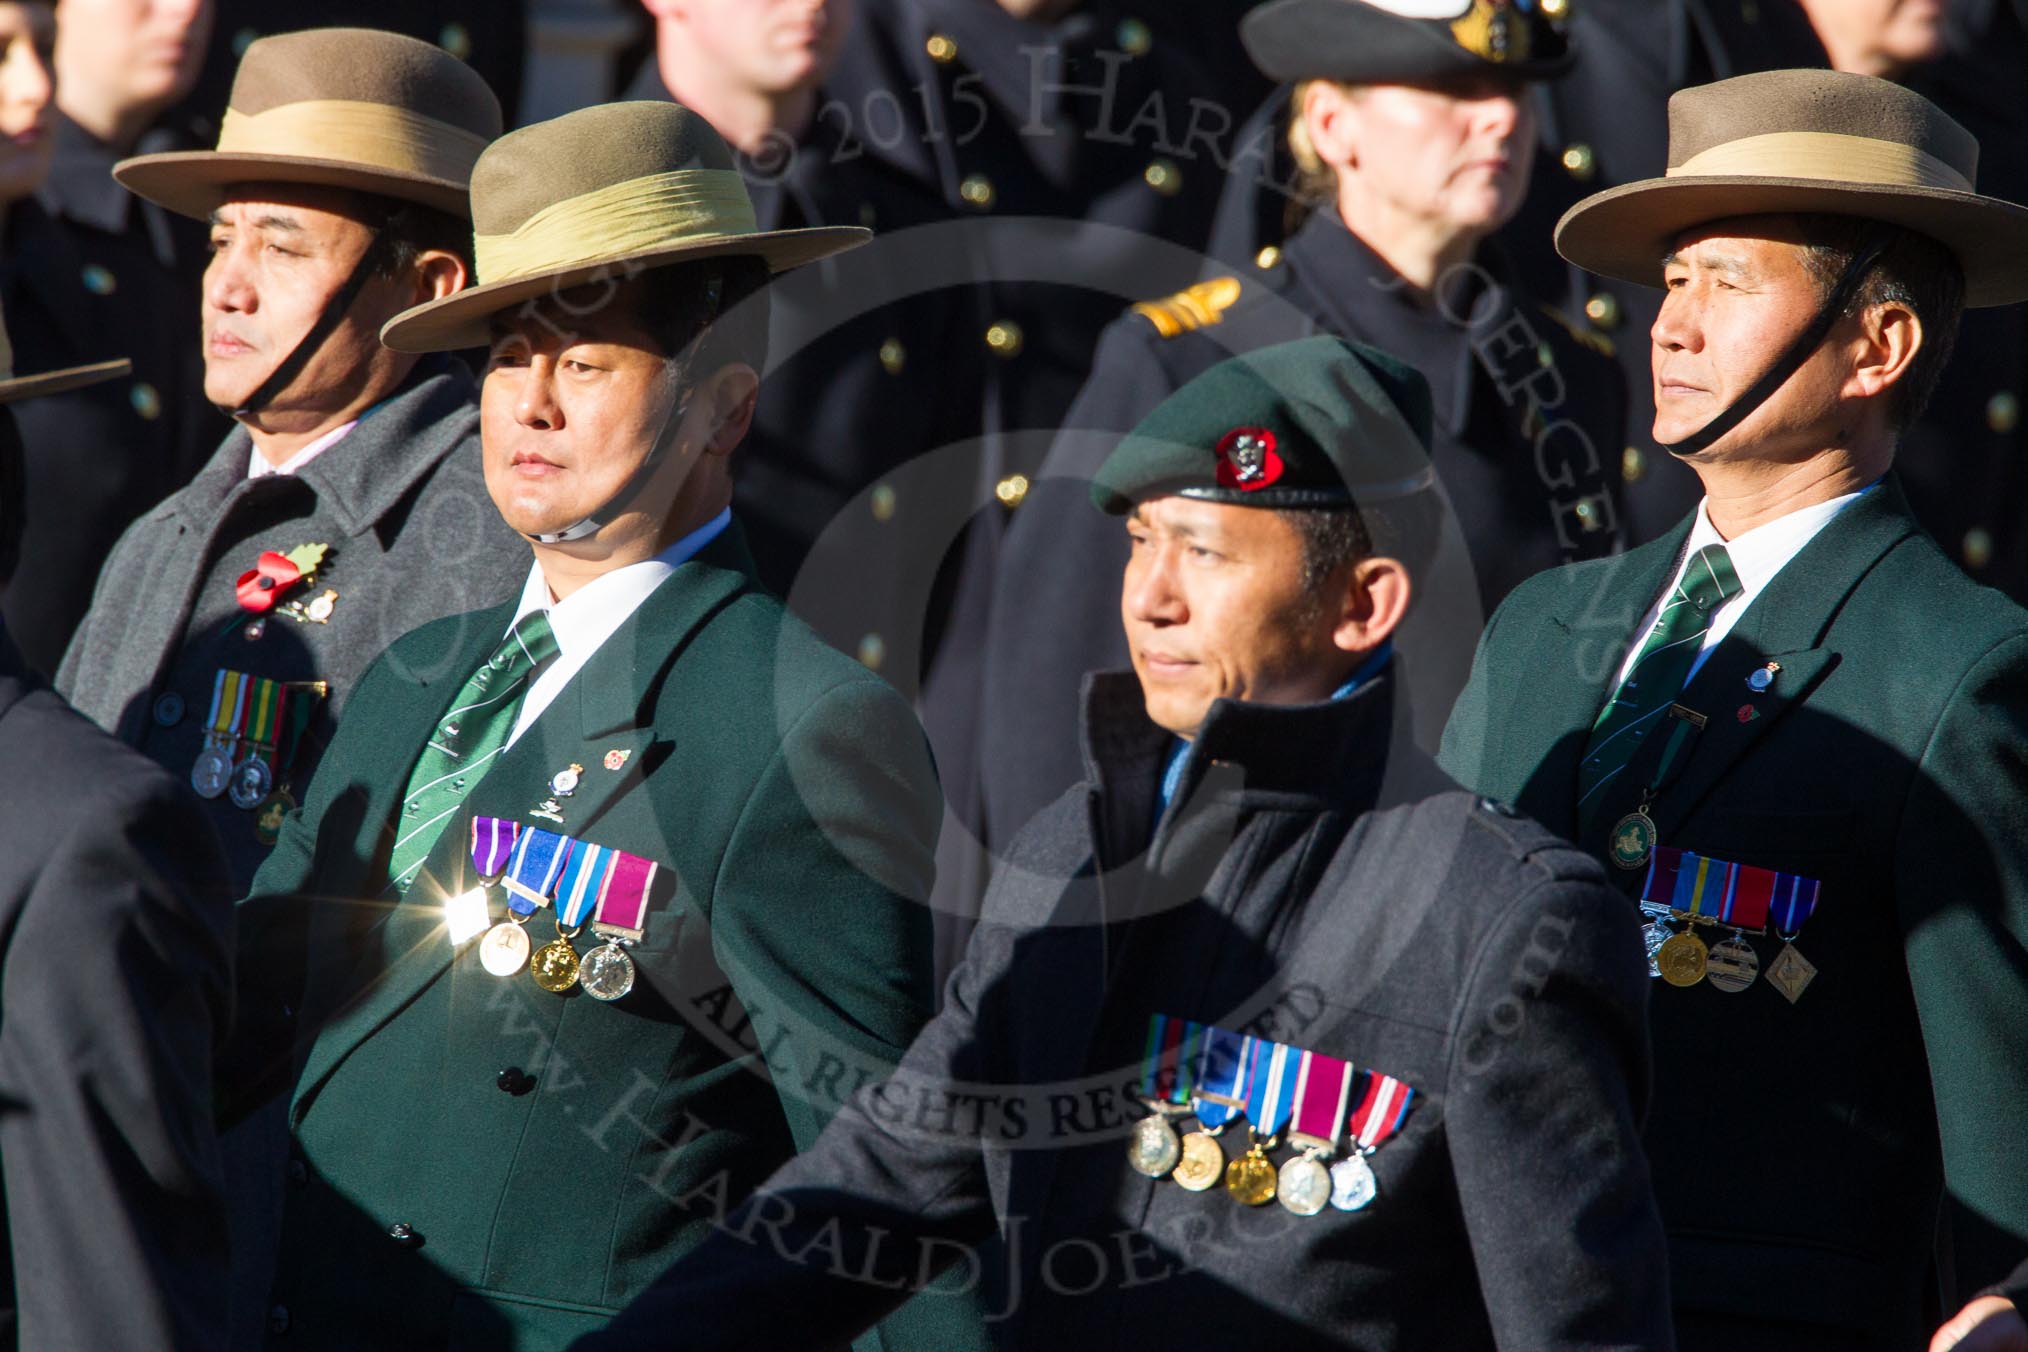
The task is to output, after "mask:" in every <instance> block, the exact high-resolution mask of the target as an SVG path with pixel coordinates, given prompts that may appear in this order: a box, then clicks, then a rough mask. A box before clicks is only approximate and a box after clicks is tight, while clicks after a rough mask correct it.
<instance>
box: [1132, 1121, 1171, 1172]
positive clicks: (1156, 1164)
mask: <svg viewBox="0 0 2028 1352" xmlns="http://www.w3.org/2000/svg"><path fill="white" fill-rule="evenodd" d="M1182 1158H1183V1143H1182V1142H1181V1141H1179V1140H1178V1139H1177V1138H1176V1128H1174V1127H1172V1126H1170V1125H1169V1123H1168V1120H1167V1119H1166V1118H1164V1117H1163V1116H1162V1114H1161V1113H1160V1112H1158V1111H1150V1112H1149V1114H1148V1115H1147V1116H1146V1117H1144V1118H1142V1119H1141V1120H1140V1121H1138V1122H1136V1123H1135V1124H1134V1134H1133V1135H1132V1136H1130V1137H1128V1138H1127V1167H1129V1168H1131V1169H1132V1170H1133V1171H1134V1172H1135V1173H1137V1174H1140V1175H1142V1176H1144V1177H1146V1178H1163V1177H1166V1176H1167V1175H1168V1173H1169V1171H1170V1170H1171V1169H1174V1168H1175V1167H1176V1161H1177V1160H1180V1159H1182Z"/></svg>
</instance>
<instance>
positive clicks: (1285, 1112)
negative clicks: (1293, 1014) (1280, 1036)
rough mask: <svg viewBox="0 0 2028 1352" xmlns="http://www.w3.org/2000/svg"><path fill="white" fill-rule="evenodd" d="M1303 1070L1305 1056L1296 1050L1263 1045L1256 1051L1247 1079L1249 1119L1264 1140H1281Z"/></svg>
mask: <svg viewBox="0 0 2028 1352" xmlns="http://www.w3.org/2000/svg"><path fill="white" fill-rule="evenodd" d="M1301 1068H1302V1053H1301V1052H1299V1051H1297V1050H1296V1049H1295V1048H1293V1047H1287V1046H1284V1045H1282V1044H1281V1043H1279V1042H1267V1041H1261V1042H1260V1043H1259V1045H1257V1046H1256V1047H1255V1048H1254V1052H1253V1065H1252V1067H1251V1069H1250V1073H1249V1074H1248V1075H1247V1079H1246V1119H1247V1121H1248V1122H1249V1123H1250V1124H1251V1125H1252V1127H1253V1129H1254V1130H1255V1131H1256V1132H1258V1133H1259V1134H1260V1135H1261V1136H1263V1137H1267V1136H1278V1135H1280V1134H1281V1130H1282V1128H1283V1127H1285V1126H1287V1125H1288V1122H1289V1114H1290V1112H1291V1111H1293V1110H1294V1108H1295V1104H1296V1072H1297V1071H1298V1070H1300V1069H1301Z"/></svg>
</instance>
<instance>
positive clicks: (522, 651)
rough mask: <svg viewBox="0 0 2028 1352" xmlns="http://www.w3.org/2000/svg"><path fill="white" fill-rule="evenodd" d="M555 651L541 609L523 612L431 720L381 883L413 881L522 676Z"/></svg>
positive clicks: (523, 686) (486, 760) (500, 728)
mask: <svg viewBox="0 0 2028 1352" xmlns="http://www.w3.org/2000/svg"><path fill="white" fill-rule="evenodd" d="M556 651H557V649H556V635H555V634H554V633H553V632H551V630H550V628H549V616H548V615H547V614H545V613H544V612H542V611H540V610H537V611H534V612H532V613H530V614H528V615H524V616H523V617H522V618H521V621H520V623H518V624H516V625H515V626H514V628H513V629H512V630H511V631H509V633H508V635H507V637H506V639H505V640H504V641H503V642H502V643H501V644H500V646H499V647H498V648H497V649H495V650H494V652H493V655H492V656H491V657H489V658H487V659H486V660H485V661H484V662H482V663H481V664H480V665H479V669H478V670H477V671H475V672H473V673H472V674H471V676H470V677H469V678H467V679H466V681H465V684H464V686H463V687H462V688H461V689H459V691H458V697H457V698H456V699H454V700H452V701H451V707H450V711H449V712H448V713H446V714H445V715H444V716H443V717H442V718H440V719H438V720H437V723H436V726H435V727H434V728H433V729H431V732H430V740H429V744H428V745H427V746H425V747H423V750H422V755H420V756H418V757H417V758H416V763H415V769H414V770H413V771H411V772H410V774H409V777H408V789H407V791H406V792H404V793H403V794H402V796H401V816H400V819H399V820H400V822H401V825H400V827H399V829H398V831H397V833H396V835H395V841H394V851H393V853H392V854H390V855H389V856H388V860H387V875H388V882H387V886H388V890H389V891H391V892H402V893H405V892H407V891H408V888H409V884H410V883H412V882H414V881H415V876H416V873H417V872H418V871H419V870H420V869H421V868H422V866H423V861H424V860H425V859H427V858H429V854H430V849H431V848H432V847H433V846H434V845H435V844H436V843H437V837H438V836H440V835H442V834H443V833H444V828H445V827H446V826H448V825H450V822H451V818H453V817H455V816H456V815H457V813H458V809H459V808H461V807H463V806H464V805H465V798H466V796H467V795H468V794H469V793H470V792H471V791H472V790H473V789H474V788H476V787H477V786H478V783H479V781H480V780H481V779H483V778H484V777H485V774H486V771H487V770H488V769H490V768H491V767H492V764H493V760H494V758H495V757H496V756H498V755H499V754H500V753H501V752H502V751H503V750H505V749H506V747H507V734H508V733H510V732H512V731H513V730H514V719H515V716H516V715H518V714H519V713H520V712H521V700H522V697H523V696H524V695H526V694H527V693H528V686H529V683H530V682H531V681H533V680H534V679H535V673H536V672H537V671H538V670H540V669H541V667H542V665H543V664H544V663H545V662H548V661H550V660H551V659H552V658H554V657H555V656H556Z"/></svg>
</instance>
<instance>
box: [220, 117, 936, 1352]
mask: <svg viewBox="0 0 2028 1352" xmlns="http://www.w3.org/2000/svg"><path fill="white" fill-rule="evenodd" d="M472 209H473V220H474V226H475V229H476V234H475V237H474V253H475V255H476V260H477V265H478V284H477V285H475V286H473V287H471V288H470V289H468V290H465V291H462V292H460V293H458V294H455V295H447V296H445V297H443V298H442V299H439V300H437V301H435V302H433V303H430V304H427V305H423V306H420V307H418V308H416V309H415V310H412V311H410V312H409V313H407V314H404V315H402V316H400V317H399V318H397V319H395V320H394V321H393V322H392V323H390V324H389V325H388V326H387V328H386V330H385V331H384V333H383V338H384V339H385V341H386V342H387V344H388V345H389V346H390V347H391V348H393V349H395V350H397V351H405V352H429V351H445V350H455V349H461V348H466V347H470V346H472V345H474V344H488V343H490V345H491V355H490V359H489V361H488V365H487V369H486V375H485V380H484V386H483V390H482V393H481V432H482V438H483V450H484V467H485V480H486V486H487V489H488V491H489V493H490V495H491V498H492V501H493V504H494V505H495V507H496V508H497V510H498V514H499V516H500V517H501V518H504V520H505V521H506V523H507V524H508V525H509V526H510V527H512V528H513V529H514V530H515V531H516V532H518V533H519V534H520V535H521V536H523V537H524V539H525V540H526V542H527V543H528V544H529V545H531V546H532V548H533V551H534V562H533V566H529V565H528V564H526V563H524V565H523V567H524V569H525V579H526V580H525V584H524V586H523V588H522V590H521V592H520V594H519V595H518V596H516V597H512V598H510V599H508V600H507V601H506V602H505V603H504V604H502V605H500V606H497V607H495V608H493V609H491V610H485V611H480V612H478V613H476V614H472V615H463V616H458V617H454V618H451V619H447V620H443V621H439V622H437V623H435V624H431V625H426V626H424V627H423V628H421V629H419V630H417V631H416V632H414V633H412V634H410V635H408V636H406V637H404V638H403V639H401V640H400V641H399V642H397V643H396V644H395V645H394V646H393V647H392V648H391V649H390V650H389V651H388V653H387V654H386V656H385V657H384V658H382V660H381V661H380V662H378V663H377V664H375V666H374V667H373V668H372V669H371V670H370V671H368V673H367V674H366V676H365V677H364V678H363V679H362V680H361V682H360V686H359V691H358V696H357V699H356V700H355V703H354V707H353V712H352V713H351V714H350V715H348V717H347V719H346V721H345V723H344V725H343V726H342V727H341V728H340V730H339V734H338V737H337V740H336V741H335V742H334V743H333V744H332V747H331V749H330V752H329V754H328V755H327V756H326V757H325V760H324V763H323V765H322V766H321V768H320V769H319V770H318V774H317V779H316V782H315V784H314V785H313V787H312V791H311V794H310V797H309V798H308V800H307V801H306V802H305V803H304V805H303V809H302V811H301V812H300V813H298V814H296V815H294V816H292V817H291V818H290V819H289V821H288V824H287V825H286V826H285V827H284V828H283V834H282V839H281V842H280V844H279V845H278V846H277V847H276V850H275V853H274V856H273V857H272V858H271V859H270V860H269V862H268V864H267V866H266V867H264V868H263V869H262V870H261V873H260V876H259V878H258V879H257V880H256V882H255V887H254V896H253V897H252V898H250V899H249V901H248V902H247V903H246V906H245V908H243V909H244V913H245V915H246V917H247V923H246V926H245V932H246V936H247V937H246V941H245V942H243V943H242V945H241V947H240V970H241V974H242V977H243V978H244V979H243V981H242V982H241V985H240V988H239V989H240V997H241V1001H242V1006H241V1010H242V1012H241V1020H242V1024H243V1026H247V1027H248V1028H249V1032H250V1034H254V1035H258V1034H262V1033H265V1034H268V1035H269V1043H270V1045H269V1046H268V1047H267V1048H265V1049H264V1048H262V1047H260V1046H258V1045H255V1043H254V1041H253V1040H252V1039H250V1040H249V1042H248V1043H247V1044H244V1045H243V1046H242V1048H241V1051H242V1053H243V1054H244V1055H243V1057H242V1058H241V1059H239V1060H237V1061H236V1063H235V1065H234V1066H233V1067H232V1068H231V1069H230V1070H229V1072H228V1075H227V1080H228V1083H229V1084H230V1083H232V1082H233V1080H234V1077H235V1076H236V1075H240V1074H243V1073H250V1074H252V1075H253V1076H254V1077H256V1078H255V1081H254V1083H255V1086H256V1087H257V1086H258V1085H259V1083H260V1080H259V1077H260V1076H261V1074H262V1072H267V1073H268V1078H269V1082H272V1080H273V1078H274V1077H275V1076H277V1075H279V1076H280V1078H281V1079H282V1080H283V1082H284V1083H285V1084H287V1085H290V1086H292V1087H293V1094H292V1097H291V1105H290V1123H291V1126H292V1128H293V1132H294V1144H295V1158H294V1161H293V1163H292V1166H291V1167H292V1169H293V1170H295V1174H294V1176H295V1178H296V1180H297V1186H296V1187H295V1188H293V1189H292V1190H291V1191H290V1192H289V1195H288V1208H287V1212H286V1215H285V1218H284V1224H283V1237H282V1243H281V1251H280V1256H279V1271H278V1275H277V1278H276V1282H275V1289H274V1294H273V1296H272V1299H271V1306H272V1311H273V1319H272V1326H273V1327H275V1328H276V1329H277V1330H281V1329H286V1331H287V1339H288V1344H287V1345H288V1346H291V1347H296V1346H309V1347H318V1348H332V1349H340V1348H343V1349H357V1348H361V1347H379V1348H387V1349H403V1348H415V1349H423V1348H431V1349H436V1348H442V1347H445V1346H452V1347H461V1346H472V1347H494V1346H508V1345H511V1346H513V1347H516V1348H520V1349H542V1348H557V1347H561V1346H562V1345H563V1344H564V1343H566V1342H568V1341H569V1340H570V1339H571V1338H572V1337H573V1336H575V1335H576V1334H579V1333H583V1332H586V1331H588V1330H590V1329H594V1328H597V1327H598V1326H599V1325H601V1324H602V1323H603V1322H604V1321H605V1320H606V1319H607V1318H609V1317H610V1316H611V1315H612V1314H613V1313H614V1312H615V1311H617V1310H618V1309H619V1308H620V1307H621V1306H623V1305H624V1304H625V1303H626V1302H627V1301H628V1300H630V1299H631V1298H632V1297H633V1296H634V1295H635V1294H636V1293H638V1292H639V1291H640V1290H641V1289H643V1288H644V1287H645V1286H646V1285H647V1283H648V1281H649V1280H650V1279H651V1278H652V1277H653V1276H654V1275H655V1274H656V1273H658V1272H660V1271H661V1270H662V1269H663V1268H664V1267H665V1266H667V1264H668V1263H669V1262H670V1261H672V1260H673V1259H675V1258H676V1257H677V1256H678V1255H680V1254H681V1253H683V1252H684V1251H686V1250H687V1249H689V1248H690V1247H691V1246H693V1245H695V1244H696V1243H697V1242H699V1241H700V1240H701V1239H702V1238H703V1236H704V1235H705V1234H707V1233H708V1232H709V1231H710V1230H711V1229H712V1226H713V1224H714V1223H715V1222H717V1221H719V1220H721V1219H723V1217H724V1216H725V1214H727V1212H728V1211H729V1209H730V1208H731V1207H732V1206H733V1205H734V1204H735V1203H736V1202H737V1201H738V1199H740V1198H741V1197H743V1196H744V1195H745V1194H746V1193H747V1192H748V1191H749V1190H750V1189H751V1188H752V1186H753V1185H754V1184H755V1183H757V1182H758V1181H759V1180H760V1179H762V1178H765V1177H766V1176H767V1175H768V1173H769V1172H771V1171H772V1170H773V1169H774V1168H775V1167H776V1166H777V1165H779V1164H780V1163H781V1162H782V1161H783V1160H784V1159H786V1158H787V1157H788V1156H789V1155H791V1154H792V1153H793V1152H794V1151H795V1150H796V1149H797V1148H798V1147H799V1146H802V1145H807V1144H808V1143H809V1142H810V1141H812V1140H814V1139H815V1137H816V1135H817V1133H818V1131H819V1130H820V1129H821V1128H822V1126H823V1124H824V1123H825V1122H826V1121H828V1120H829V1118H830V1116H831V1114H832V1113H833V1112H834V1111H835V1110H836V1107H837V1105H838V1103H839V1102H841V1101H842V1099H843V1097H844V1096H845V1095H846V1094H849V1093H850V1092H851V1091H852V1090H853V1088H855V1087H856V1086H857V1085H859V1084H861V1083H864V1082H865V1081H866V1080H867V1079H869V1078H874V1077H877V1076H879V1075H881V1074H884V1073H885V1072H886V1069H887V1068H888V1067H889V1066H891V1065H892V1064H893V1062H894V1061H895V1060H896V1059H897V1058H898V1057H899V1055H900V1053H901V1050H902V1049H903V1048H904V1047H905V1046H906V1045H907V1044H908V1041H909V1039H910V1038H911V1037H913V1036H914V1034H915V1031H916V1029H917V1028H918V1027H920V1025H921V1024H922V1023H923V1021H924V1020H925V1019H926V1018H928V1016H929V1013H930V1008H931V1004H932V990H931V984H930V942H931V927H930V914H929V911H928V909H927V907H926V905H925V904H924V902H925V899H926V898H927V896H928V891H929V885H930V875H931V851H932V849H933V846H934V842H935V837H936V830H937V823H938V818H939V812H940V807H941V803H940V799H939V797H938V793H937V786H936V778H935V773H934V770H933V769H932V766H931V762H930V757H929V753H928V748H927V744H926V742H925V740H924V737H923V734H922V730H921V728H920V727H919V726H918V725H917V724H916V722H915V720H914V718H913V716H912V715H911V714H910V712H909V709H908V706H907V704H906V703H905V702H903V701H902V699H901V698H900V697H899V696H898V695H897V694H895V692H894V691H893V689H892V688H891V687H889V686H888V685H887V684H886V683H885V682H884V681H882V680H881V679H880V678H879V677H877V676H875V675H873V674H872V673H871V672H868V671H867V670H866V669H865V668H864V667H862V666H861V665H859V664H858V663H856V662H854V661H852V659H850V658H849V657H846V656H844V655H843V654H841V653H839V652H837V651H836V650H835V649H833V648H831V647H829V646H828V645H826V644H825V643H824V642H823V641H822V640H821V639H819V638H818V637H817V636H816V634H814V633H813V632H812V631H811V630H810V629H809V628H808V627H807V626H805V625H804V624H802V623H801V622H800V621H798V620H796V619H794V618H793V617H791V616H790V615H789V614H788V613H787V612H786V611H785V610H784V608H783V606H782V603H781V602H780V601H779V600H778V599H777V598H776V597H774V596H773V595H771V594H769V593H768V592H767V591H765V590H764V589H763V588H762V587H761V586H760V584H759V583H758V581H757V580H756V578H755V574H754V566H753V561H752V559H751V557H750V556H749V555H748V553H747V550H746V545H745V541H744V538H743V533H742V530H741V527H740V525H739V523H738V521H737V519H736V517H735V516H734V514H733V512H732V510H731V507H730V503H731V500H732V470H731V462H732V457H733V454H734V452H735V450H736V449H737V447H738V446H739V444H740V442H741V439H742V438H743V436H744V435H745V433H746V430H747V427H748V425H749V423H750V421H751V419H752V417H753V409H754V401H755V392H756V389H757V387H758V384H759V377H758V374H757V372H758V370H759V368H761V367H762V366H763V365H764V364H765V357H766V349H767V332H768V297H767V291H766V288H767V286H768V284H769V281H770V278H771V276H772V275H773V274H774V273H776V272H779V271H782V270H785V269H788V268H792V267H795V266H798V265H801V264H804V263H810V262H814V261H815V260H817V259H820V258H825V257H828V256H830V255H832V254H837V253H841V252H843V251H844V250H846V249H849V248H851V247H853V246H855V245H858V244H861V243H863V242H864V241H865V239H866V238H867V232H866V231H865V230H863V229H860V228H858V227H821V228H807V229H776V230H762V229H759V228H757V225H756V222H755V219H754V212H753V207H752V203H751V201H750V199H749V198H748V196H747V192H746V188H745V186H744V184H743V183H742V181H741V179H740V176H739V174H738V172H737V171H736V169H735V168H734V167H733V161H732V157H731V154H730V153H729V152H728V150H727V148H726V146H725V143H724V142H723V141H722V140H721V139H720V138H719V136H718V135H717V133H716V132H714V131H713V130H712V129H711V127H710V126H709V124H707V123H706V122H705V121H704V120H703V119H702V118H700V117H698V116H696V115H695V114H693V113H691V112H689V111H688V110H687V109H684V108H683V107H681V106H680V105H677V104H673V103H667V102H652V103H651V102H626V103H615V104H607V105H604V106H602V107H596V108H588V109H585V110H582V111H580V112H576V113H572V114H570V115H568V116H566V117H562V118H558V119H556V120H554V121H551V122H544V123H539V124H537V125H535V126H532V127H528V128H525V129H523V130H520V131H517V132H514V133H513V134H511V135H508V136H505V137H502V138H501V139H500V140H499V141H498V142H497V143H496V144H495V145H494V146H493V147H492V148H491V149H489V150H488V151H487V152H486V153H485V154H484V155H483V156H482V157H481V158H480V159H479V162H478V166H477V168H476V169H475V170H474V172H473V177H472ZM291 1024H293V1027H291V1026H290V1025H291ZM263 1053H265V1054H263ZM967 1309H969V1303H968V1302H967V1301H966V1300H965V1299H964V1298H963V1297H962V1296H958V1297H952V1298H947V1299H945V1300H943V1301H942V1304H941V1306H940V1307H938V1308H929V1309H925V1308H924V1307H923V1306H916V1307H912V1308H911V1309H909V1310H904V1311H902V1312H901V1313H900V1314H899V1315H897V1317H896V1319H895V1320H894V1321H893V1322H891V1323H890V1325H889V1326H888V1327H887V1328H886V1329H885V1330H884V1336H885V1337H887V1338H888V1339H890V1340H899V1341H900V1342H901V1343H902V1344H903V1345H914V1346H921V1347H925V1348H931V1347H934V1348H938V1349H942V1348H948V1347H954V1346H963V1345H964V1344H965V1341H966V1335H965V1334H964V1333H963V1332H962V1330H958V1329H953V1328H951V1327H945V1326H940V1325H939V1324H938V1323H937V1321H938V1320H939V1319H940V1318H946V1317H947V1315H948V1313H949V1312H950V1311H952V1310H956V1311H964V1310H967ZM972 1322H974V1323H976V1321H972Z"/></svg>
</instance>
